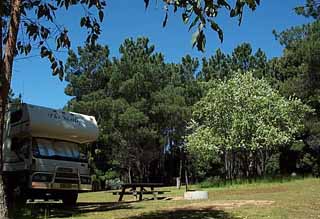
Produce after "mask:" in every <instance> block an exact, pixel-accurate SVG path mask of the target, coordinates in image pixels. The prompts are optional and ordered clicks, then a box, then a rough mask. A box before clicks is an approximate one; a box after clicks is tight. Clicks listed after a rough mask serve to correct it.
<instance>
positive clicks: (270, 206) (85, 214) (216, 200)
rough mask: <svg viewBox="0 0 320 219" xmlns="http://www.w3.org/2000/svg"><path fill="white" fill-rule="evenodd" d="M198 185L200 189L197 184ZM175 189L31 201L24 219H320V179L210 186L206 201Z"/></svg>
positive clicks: (82, 195)
mask: <svg viewBox="0 0 320 219" xmlns="http://www.w3.org/2000/svg"><path fill="white" fill-rule="evenodd" d="M192 188H193V189H199V188H198V187H197V186H193V187H192ZM164 190H171V192H170V193H166V196H167V197H166V198H164V199H162V200H157V201H153V200H150V198H151V196H146V198H149V199H148V200H144V201H142V202H137V201H135V200H134V198H133V197H131V196H125V200H124V202H121V203H118V202H117V198H118V196H114V195H112V193H110V192H96V193H84V194H81V195H80V197H79V200H78V205H77V207H76V208H74V209H65V208H63V205H62V204H30V205H29V206H28V211H27V214H28V215H24V216H23V217H22V218H27V217H28V216H29V217H30V218H36V215H38V217H39V215H41V216H40V217H39V218H73V219H104V218H108V219H182V218H183V219H184V218H186V219H187V218H190V219H215V218H216V219H222V218H223V219H238V218H246V219H259V218H277V219H278V218H279V219H280V218H281V219H282V218H288V219H289V218H290V219H291V218H294V219H295V218H297V219H299V218H301V219H306V218H317V219H320V181H319V179H312V178H311V179H298V180H294V181H290V182H283V183H281V182H277V183H261V182H259V183H252V184H238V185H233V186H228V187H224V188H222V187H220V188H206V190H208V191H209V200H207V201H185V200H183V199H182V196H183V192H184V190H183V189H181V190H177V189H176V188H173V187H170V188H164Z"/></svg>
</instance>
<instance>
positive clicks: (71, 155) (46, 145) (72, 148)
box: [33, 138, 80, 161]
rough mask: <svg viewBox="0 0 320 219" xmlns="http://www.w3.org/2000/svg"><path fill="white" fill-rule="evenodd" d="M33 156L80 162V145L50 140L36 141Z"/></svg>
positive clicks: (39, 139) (38, 139)
mask: <svg viewBox="0 0 320 219" xmlns="http://www.w3.org/2000/svg"><path fill="white" fill-rule="evenodd" d="M33 155H34V156H35V157H43V158H49V159H50V158H51V159H60V160H73V161H80V151H79V147H78V144H76V143H72V142H67V141H55V140H50V139H42V138H37V139H34V144H33Z"/></svg>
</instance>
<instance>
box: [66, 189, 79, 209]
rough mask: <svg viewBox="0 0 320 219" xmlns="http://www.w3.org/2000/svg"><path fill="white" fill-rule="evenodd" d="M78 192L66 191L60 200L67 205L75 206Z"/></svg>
mask: <svg viewBox="0 0 320 219" xmlns="http://www.w3.org/2000/svg"><path fill="white" fill-rule="evenodd" d="M77 199H78V192H68V193H66V194H65V195H64V196H63V197H62V202H63V203H64V204H65V205H67V206H75V205H76V204H77Z"/></svg>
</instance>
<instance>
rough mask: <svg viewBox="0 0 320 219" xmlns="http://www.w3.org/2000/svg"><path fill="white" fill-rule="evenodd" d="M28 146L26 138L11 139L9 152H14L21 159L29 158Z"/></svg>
mask: <svg viewBox="0 0 320 219" xmlns="http://www.w3.org/2000/svg"><path fill="white" fill-rule="evenodd" d="M29 145H30V139H28V138H23V139H21V138H13V139H12V144H11V150H12V151H14V152H15V153H16V154H17V155H19V157H21V158H28V157H29Z"/></svg>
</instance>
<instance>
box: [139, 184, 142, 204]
mask: <svg viewBox="0 0 320 219" xmlns="http://www.w3.org/2000/svg"><path fill="white" fill-rule="evenodd" d="M142 194H143V187H142V186H141V187H140V194H139V201H142Z"/></svg>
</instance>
